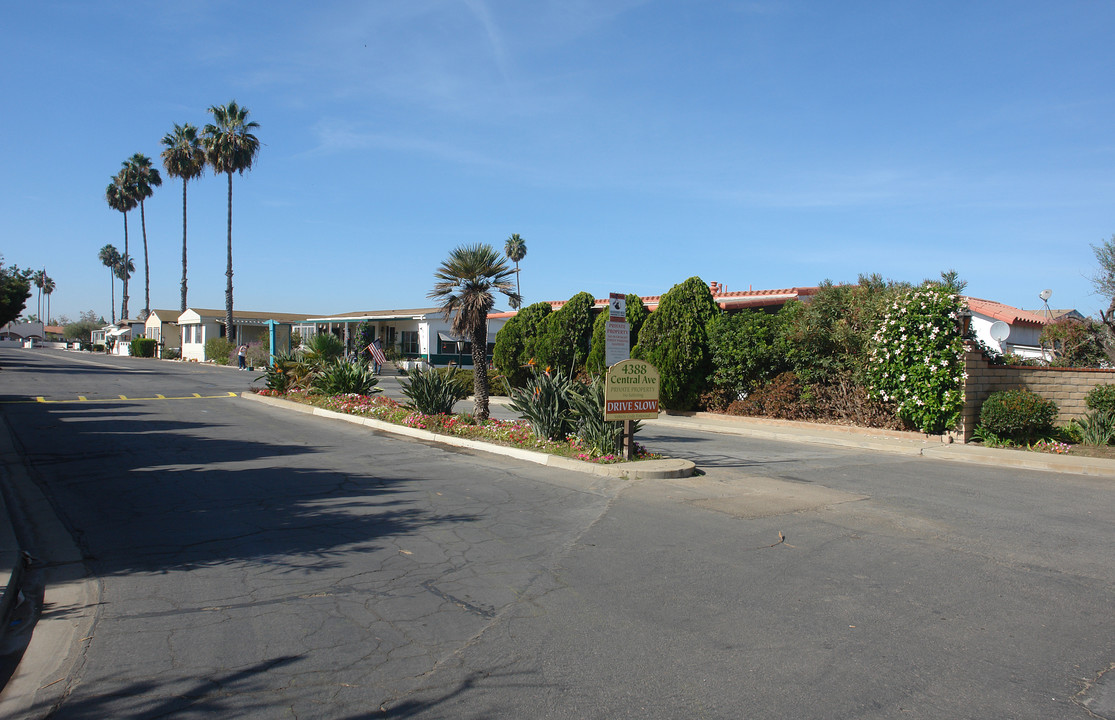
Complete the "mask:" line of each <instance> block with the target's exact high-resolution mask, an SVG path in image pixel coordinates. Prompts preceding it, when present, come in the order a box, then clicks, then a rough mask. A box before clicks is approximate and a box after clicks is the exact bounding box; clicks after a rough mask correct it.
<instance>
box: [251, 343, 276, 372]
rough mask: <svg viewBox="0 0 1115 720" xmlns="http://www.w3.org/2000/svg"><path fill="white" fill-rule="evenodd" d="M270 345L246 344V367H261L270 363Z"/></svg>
mask: <svg viewBox="0 0 1115 720" xmlns="http://www.w3.org/2000/svg"><path fill="white" fill-rule="evenodd" d="M270 346H271V343H270V342H267V343H266V344H265V343H262V342H255V343H248V354H247V358H248V367H254V368H256V367H263V366H264V365H266V364H267V363H269V362H271V350H270Z"/></svg>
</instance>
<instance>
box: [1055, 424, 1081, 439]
mask: <svg viewBox="0 0 1115 720" xmlns="http://www.w3.org/2000/svg"><path fill="white" fill-rule="evenodd" d="M1057 435H1058V436H1059V437H1058V438H1057V439H1059V440H1061V441H1062V442H1067V443H1068V444H1070V445H1080V444H1081V443H1083V442H1084V429H1083V428H1082V427H1081V424H1080V422H1079V421H1077V420H1069V421H1068V423H1067V424H1066V425H1062V426H1061V427H1059V428H1057Z"/></svg>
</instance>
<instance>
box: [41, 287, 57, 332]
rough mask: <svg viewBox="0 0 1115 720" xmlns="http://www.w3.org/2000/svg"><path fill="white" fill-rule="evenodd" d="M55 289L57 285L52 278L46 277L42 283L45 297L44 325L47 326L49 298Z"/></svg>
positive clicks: (48, 320)
mask: <svg viewBox="0 0 1115 720" xmlns="http://www.w3.org/2000/svg"><path fill="white" fill-rule="evenodd" d="M55 287H57V285H56V284H55V282H54V278H52V277H47V278H46V279H45V280H44V281H43V294H44V295H46V324H47V325H49V324H50V296H51V295H53V294H54V288H55Z"/></svg>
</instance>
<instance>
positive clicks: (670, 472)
mask: <svg viewBox="0 0 1115 720" xmlns="http://www.w3.org/2000/svg"><path fill="white" fill-rule="evenodd" d="M240 397H242V398H244V399H246V400H253V401H255V402H260V403H264V404H265V405H271V406H273V407H281V408H283V409H286V410H293V411H295V412H301V413H306V414H309V415H315V416H318V417H325V418H330V419H333V420H343V421H345V422H350V423H353V424H354V425H363V426H364V427H368V428H371V429H373V430H378V431H380V432H387V433H393V434H395V435H403V436H405V437H410V438H414V439H417V440H424V441H427V442H437V443H442V444H444V445H452V446H454V447H462V448H468V449H470V450H479V451H481V452H489V453H493V454H496V455H505V456H507V457H513V458H517V459H519V460H525V461H527V462H533V463H537V464H539V465H547V466H549V467H554V468H560V469H562V470H572V471H574V472H581V473H588V474H591V475H603V476H607V477H621V478H627V479H629V480H637V479H638V480H643V479H645V480H652V479H664V478H681V477H689V476H690V475H692V474H693V471H694V469H695V465H694V464H693V463H692V462H690V461H689V460H680V459H677V458H665V459H655V460H637V461H634V462H617V463H612V464H600V463H594V462H585V461H582V460H576V459H574V458H568V457H562V456H560V455H553V454H550V453H544V452H537V451H534V450H525V449H522V448H516V447H507V446H504V445H497V444H495V443H489V442H483V441H481V440H472V439H469V438H463V437H456V436H454V435H444V434H441V433H435V432H430V431H429V430H425V429H422V428H415V427H407V426H406V425H396V424H394V423H389V422H384V421H382V420H376V419H375V418H370V417H364V416H362V415H354V414H350V413H343V412H337V411H335V410H327V409H325V408H321V407H316V406H314V405H308V404H305V403H300V402H295V401H293V400H286V399H283V398H279V397H269V396H266V395H260V394H258V393H255V392H250V391H249V392H244V393H241V395H240Z"/></svg>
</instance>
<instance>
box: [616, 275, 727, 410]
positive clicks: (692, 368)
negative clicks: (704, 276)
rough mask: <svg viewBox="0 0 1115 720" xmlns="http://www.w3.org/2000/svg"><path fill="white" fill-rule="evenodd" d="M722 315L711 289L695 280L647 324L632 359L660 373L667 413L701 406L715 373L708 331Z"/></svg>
mask: <svg viewBox="0 0 1115 720" xmlns="http://www.w3.org/2000/svg"><path fill="white" fill-rule="evenodd" d="M720 312H721V311H720V308H719V307H718V306H717V305H716V303H715V302H713V300H712V293H710V292H709V288H708V285H706V284H705V283H704V281H703V280H701V278H699V277H691V278H689V279H688V280H686V281H685V282H683V283H680V284H678V285H675V286H674V287H672V288H670V291H669V292H667V293H666V294H665V295H663V296H662V299H661V301H659V304H658V309H657V310H655V311H654V312H653V313H651V314H650V317H648V318H647V321H646V322H645V323H643V327H642V329H641V330H640V331H639V344H638V345H636V346H635V349H634V350H632V352H631V356H632V357H634V358H637V359H639V360H645V361H646V362H648V363H650V364H651V365H653V366H654V367H655V368H656V369H657V370H658V373H659V375H660V376H661V378H662V381H661V382H662V384H661V387H660V389H659V402H660V403H661V405H662V406H663V407H666V408H671V409H674V410H691V409H692V408H694V407H696V406H697V403H698V402H699V400H700V398H701V394H702V393H703V392H704V391H705V390H706V389H707V387H708V384H709V377H710V376H711V375H712V370H713V367H712V353H711V352H710V350H709V341H708V330H707V329H708V325H709V323H710V322H711V321H712V319H713V318H715V317H716V316H717V315H719V314H720Z"/></svg>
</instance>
